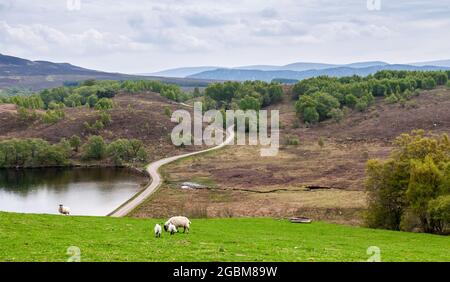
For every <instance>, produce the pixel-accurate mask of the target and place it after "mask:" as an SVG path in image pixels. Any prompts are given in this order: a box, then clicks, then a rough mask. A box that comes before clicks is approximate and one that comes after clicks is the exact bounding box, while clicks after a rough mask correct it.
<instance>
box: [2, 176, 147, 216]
mask: <svg viewBox="0 0 450 282" xmlns="http://www.w3.org/2000/svg"><path fill="white" fill-rule="evenodd" d="M145 181H146V179H145V178H144V177H140V176H137V175H134V174H132V173H130V172H128V171H126V170H124V169H114V168H75V169H67V168H66V169H64V168H45V169H20V170H15V169H0V210H1V211H12V212H25V213H53V214H57V213H58V205H59V204H60V203H62V204H64V205H66V206H68V207H70V209H71V213H72V214H76V215H106V214H108V213H110V212H111V211H113V210H114V209H115V208H117V207H118V206H119V205H121V204H122V203H123V202H125V201H126V200H128V199H129V198H131V197H132V196H133V195H134V194H136V193H137V192H138V191H139V190H140V189H141V187H140V184H142V183H144V182H145Z"/></svg>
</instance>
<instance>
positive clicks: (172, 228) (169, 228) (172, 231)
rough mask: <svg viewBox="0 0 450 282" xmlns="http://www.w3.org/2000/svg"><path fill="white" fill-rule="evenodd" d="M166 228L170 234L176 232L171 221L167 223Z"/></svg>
mask: <svg viewBox="0 0 450 282" xmlns="http://www.w3.org/2000/svg"><path fill="white" fill-rule="evenodd" d="M167 229H168V230H169V232H170V235H173V234H175V233H177V232H178V230H177V228H176V227H175V225H173V224H172V223H169V227H167Z"/></svg>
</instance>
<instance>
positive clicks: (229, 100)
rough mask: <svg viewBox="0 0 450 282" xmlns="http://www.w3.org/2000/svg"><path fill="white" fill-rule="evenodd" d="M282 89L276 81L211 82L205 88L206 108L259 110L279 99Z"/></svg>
mask: <svg viewBox="0 0 450 282" xmlns="http://www.w3.org/2000/svg"><path fill="white" fill-rule="evenodd" d="M282 96H283V89H282V87H281V85H280V84H278V83H267V82H263V81H245V82H243V83H240V82H231V81H228V82H225V83H213V84H210V85H209V86H208V87H207V88H206V89H205V97H204V105H205V108H206V109H224V110H228V109H241V110H259V109H261V108H262V107H266V106H269V105H271V104H274V103H277V102H279V101H281V99H282Z"/></svg>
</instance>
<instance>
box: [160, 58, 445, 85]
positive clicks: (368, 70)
mask: <svg viewBox="0 0 450 282" xmlns="http://www.w3.org/2000/svg"><path fill="white" fill-rule="evenodd" d="M448 69H450V60H444V61H431V62H420V63H411V64H389V63H386V62H382V61H370V62H357V63H351V64H344V65H337V64H323V63H309V62H300V63H293V64H288V65H284V66H275V65H252V66H241V67H236V68H220V67H212V66H208V67H188V68H177V69H171V70H165V71H162V72H159V73H153V74H152V75H159V74H164V75H165V76H168V77H187V78H196V79H208V80H237V81H244V80H263V81H271V80H273V79H294V80H301V79H305V78H310V77H314V76H319V75H328V76H336V77H341V76H349V75H360V76H367V75H369V74H373V73H376V72H377V71H380V70H410V71H430V70H448Z"/></svg>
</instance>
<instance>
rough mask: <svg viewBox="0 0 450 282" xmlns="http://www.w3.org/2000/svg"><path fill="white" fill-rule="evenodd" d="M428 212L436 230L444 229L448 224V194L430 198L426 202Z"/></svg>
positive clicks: (449, 217)
mask: <svg viewBox="0 0 450 282" xmlns="http://www.w3.org/2000/svg"><path fill="white" fill-rule="evenodd" d="M428 214H429V217H430V221H431V222H432V223H433V225H434V226H435V229H436V231H437V232H442V231H444V230H446V227H447V226H448V225H449V224H450V194H449V195H444V196H439V197H437V198H436V199H434V200H431V201H430V202H429V203H428Z"/></svg>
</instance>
